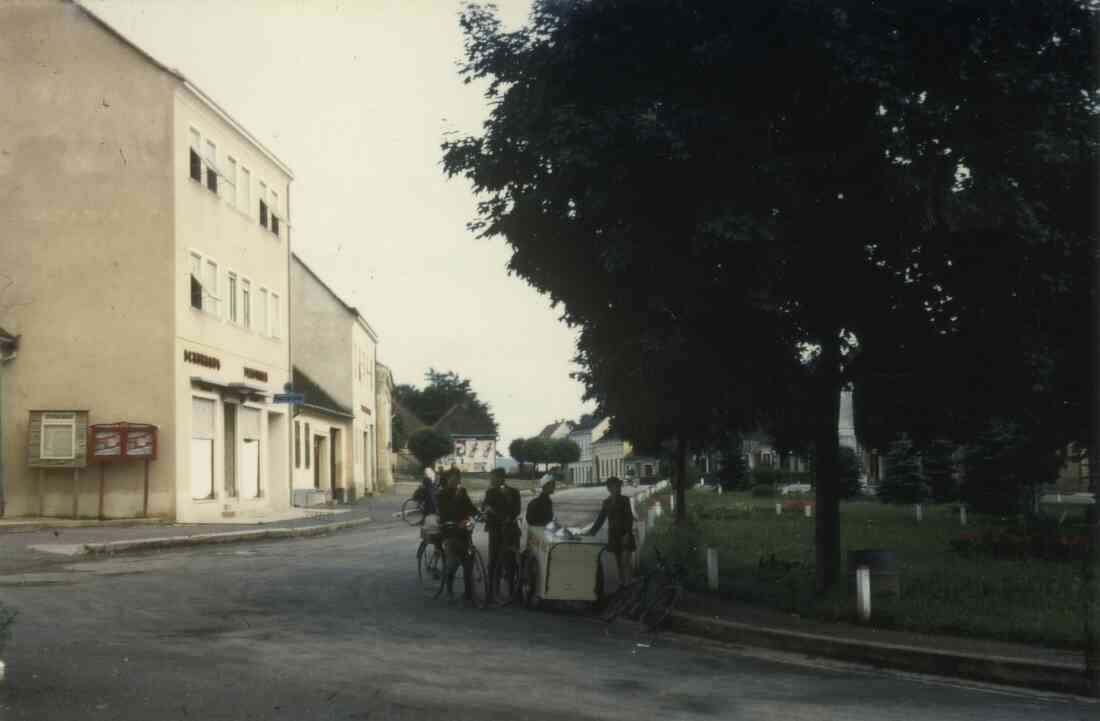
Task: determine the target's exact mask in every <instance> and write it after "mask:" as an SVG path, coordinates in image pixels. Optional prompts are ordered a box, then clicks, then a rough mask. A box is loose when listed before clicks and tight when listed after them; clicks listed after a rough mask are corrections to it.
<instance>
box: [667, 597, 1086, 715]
mask: <svg viewBox="0 0 1100 721" xmlns="http://www.w3.org/2000/svg"><path fill="white" fill-rule="evenodd" d="M668 625H669V628H670V629H671V630H673V631H677V632H679V633H683V634H687V635H690V636H699V637H703V638H706V639H708V640H712V641H720V642H723V643H732V644H738V645H742V646H755V647H758V648H769V649H775V650H779V651H788V652H793V653H801V654H806V655H808V656H819V657H826V658H833V659H838V660H842V661H852V662H855V663H861V664H866V665H869V666H875V667H880V668H891V669H896V670H900V671H912V672H916V673H923V674H929V675H934V676H948V677H952V676H953V677H956V678H966V679H970V680H973V681H984V682H988V683H998V684H1005V685H1010V686H1025V687H1029V688H1036V689H1044V690H1047V691H1057V692H1060V693H1070V694H1075V695H1083V694H1085V693H1086V687H1085V682H1084V670H1083V668H1082V667H1081V666H1079V665H1075V664H1063V663H1051V662H1041V661H1030V660H1027V659H1023V658H1009V657H1004V656H979V655H975V654H964V653H951V652H947V651H940V650H935V649H924V648H917V647H915V646H904V645H900V644H891V643H879V642H869V641H849V640H847V639H841V638H835V637H831V636H821V635H817V634H811V633H803V632H800V631H787V630H783V629H778V628H768V627H765V626H752V625H749V624H745V623H738V622H736V621H723V620H719V619H710V618H706V617H703V616H697V615H694V614H689V613H683V612H680V611H676V612H673V613H672V614H670V615H669V618H668Z"/></svg>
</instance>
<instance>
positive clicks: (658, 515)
mask: <svg viewBox="0 0 1100 721" xmlns="http://www.w3.org/2000/svg"><path fill="white" fill-rule="evenodd" d="M653 510H655V511H657V518H660V517H661V514H663V513H664V506H662V505H661V504H660V503H658V504H657V505H656V506H654V507H653Z"/></svg>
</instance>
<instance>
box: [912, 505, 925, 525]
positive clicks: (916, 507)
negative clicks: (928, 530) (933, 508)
mask: <svg viewBox="0 0 1100 721" xmlns="http://www.w3.org/2000/svg"><path fill="white" fill-rule="evenodd" d="M913 509H914V510H915V511H916V514H917V523H920V522H921V521H922V520H923V519H924V509H922V508H921V505H920V504H919V503H918V504H916V505H914V506H913Z"/></svg>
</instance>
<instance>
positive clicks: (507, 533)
mask: <svg viewBox="0 0 1100 721" xmlns="http://www.w3.org/2000/svg"><path fill="white" fill-rule="evenodd" d="M490 477H491V478H492V484H493V485H492V486H491V487H490V488H489V490H488V491H486V492H485V500H484V501H482V503H481V510H482V512H483V513H484V514H485V530H486V531H488V532H489V600H490V601H492V600H493V599H494V598H495V596H496V594H497V590H498V588H499V586H500V578H501V571H502V570H503V562H504V560H505V556H504V552H505V551H506V550H508V549H518V547H519V524H518V523H517V522H516V521H517V519H518V518H519V514H520V511H521V510H522V509H523V502H522V501H521V500H520V497H519V491H517V490H516V489H515V488H512V487H511V486H509V485H508V484H507V482H506V481H507V478H506V477H505V474H504V469H503V468H494V469H493V471H492V473H490ZM515 570H518V569H515Z"/></svg>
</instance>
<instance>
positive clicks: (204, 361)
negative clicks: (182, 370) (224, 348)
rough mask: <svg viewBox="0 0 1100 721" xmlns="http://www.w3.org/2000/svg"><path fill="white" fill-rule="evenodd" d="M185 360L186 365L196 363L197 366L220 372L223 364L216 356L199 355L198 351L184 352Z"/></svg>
mask: <svg viewBox="0 0 1100 721" xmlns="http://www.w3.org/2000/svg"><path fill="white" fill-rule="evenodd" d="M183 360H184V362H186V363H194V364H195V365H197V366H202V367H204V368H213V369H215V370H218V369H220V368H221V367H222V362H221V361H220V360H218V359H217V358H215V357H214V356H209V355H206V354H205V353H199V352H198V351H193V350H185V351H184V352H183Z"/></svg>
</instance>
